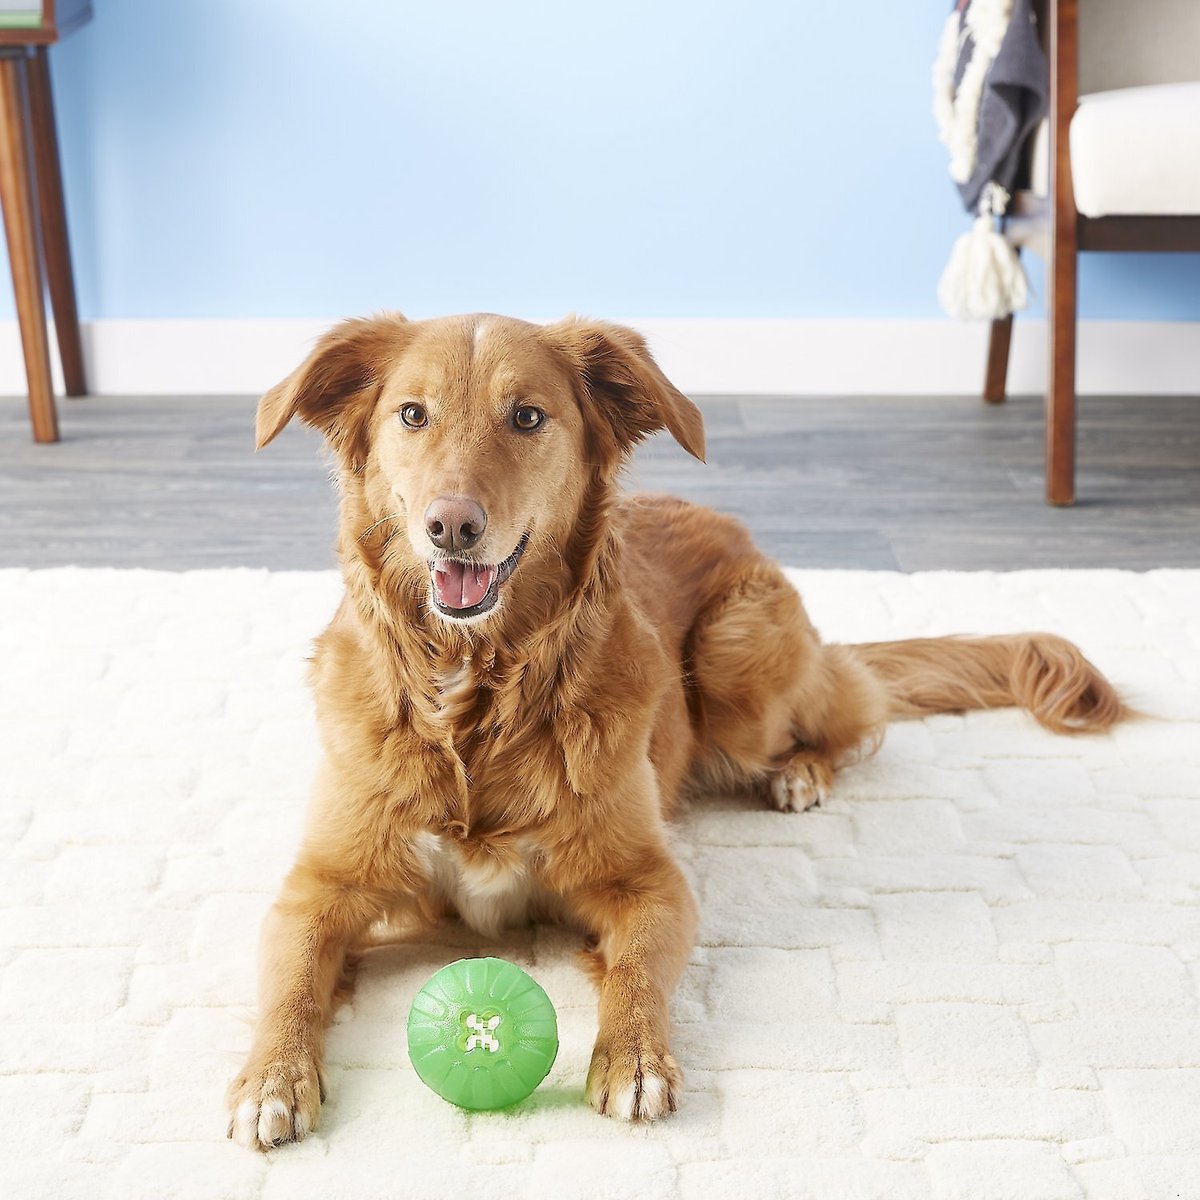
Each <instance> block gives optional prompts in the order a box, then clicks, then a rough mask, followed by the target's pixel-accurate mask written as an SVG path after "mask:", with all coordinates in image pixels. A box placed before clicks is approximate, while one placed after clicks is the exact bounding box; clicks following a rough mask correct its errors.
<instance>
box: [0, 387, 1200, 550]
mask: <svg viewBox="0 0 1200 1200" xmlns="http://www.w3.org/2000/svg"><path fill="white" fill-rule="evenodd" d="M700 404H701V407H702V408H703V409H704V413H705V417H706V419H707V422H708V429H709V463H708V464H707V465H706V466H702V465H701V464H699V463H696V462H693V461H692V460H691V459H689V458H687V456H686V455H684V454H683V452H682V451H681V450H679V449H678V448H677V447H676V446H675V445H674V444H673V443H671V442H670V441H669V440H667V439H666V438H665V437H663V436H660V437H658V438H655V439H652V440H651V441H650V442H649V443H647V444H646V445H644V446H643V447H641V448H640V449H639V451H638V453H637V455H636V457H635V460H634V465H633V468H632V469H631V471H630V486H631V487H637V488H643V489H649V490H655V491H666V492H673V493H675V494H677V495H680V496H684V497H687V498H688V499H691V500H695V501H698V502H700V503H703V504H708V505H711V506H712V507H714V508H717V509H721V510H723V511H725V512H728V513H732V514H734V515H736V516H738V517H740V518H741V519H742V520H743V521H745V522H746V523H747V524H748V525H749V526H750V527H751V529H752V530H753V532H754V534H755V536H756V539H757V541H758V543H759V544H760V545H761V546H762V547H763V548H764V549H765V550H766V551H767V552H768V553H770V554H772V555H774V556H775V557H776V558H777V559H779V560H780V561H782V562H784V563H787V564H790V565H794V566H803V567H865V568H882V569H892V570H897V569H898V570H902V571H919V570H933V569H946V570H954V569H963V570H971V569H994V570H1008V569H1017V568H1022V567H1125V568H1132V569H1147V568H1152V567H1160V566H1170V567H1196V566H1200V399H1191V398H1177V399H1174V398H1156V399H1120V398H1108V397H1105V398H1097V399H1086V400H1084V401H1083V402H1082V403H1081V419H1080V439H1079V440H1080V463H1081V467H1080V476H1079V494H1080V502H1079V504H1078V505H1077V506H1076V507H1074V508H1071V509H1050V508H1047V507H1046V506H1045V505H1044V504H1043V503H1042V498H1041V497H1042V473H1041V472H1042V466H1041V453H1042V450H1041V448H1042V425H1041V403H1040V401H1039V400H1035V399H1032V398H1020V399H1015V400H1011V401H1009V402H1008V404H1006V405H1004V406H997V407H992V406H988V405H984V404H982V403H980V402H979V401H978V400H975V399H972V398H966V397H963V398H941V397H939V398H934V399H910V398H863V399H844V398H835V399H796V398H786V397H779V398H753V399H748V398H738V397H707V398H703V399H702V400H701V401H700ZM254 405H255V401H254V400H253V399H250V398H244V399H242V398H228V397H223V398H196V397H190V398H179V397H170V398H156V399H152V398H136V399H120V398H89V399H85V400H74V401H63V402H61V404H60V408H61V415H62V428H63V441H62V442H61V443H59V444H58V445H53V446H35V445H33V444H32V443H31V442H30V440H29V432H28V424H27V420H26V416H25V412H24V405H23V402H22V401H19V400H14V399H6V400H0V566H29V567H48V566H62V565H68V564H78V565H82V566H119V567H159V568H166V569H170V570H181V569H185V568H190V567H216V566H252V567H270V568H275V569H285V568H291V569H313V568H323V567H328V566H331V565H332V564H333V556H332V551H331V549H330V547H331V543H332V538H333V523H334V511H335V509H334V501H333V496H332V494H331V490H330V486H329V482H328V470H327V466H326V465H325V463H324V462H323V459H322V456H321V452H320V443H319V440H318V439H317V438H316V436H315V435H314V434H312V433H311V432H310V431H308V430H304V429H299V428H297V429H289V430H286V431H285V433H284V434H283V435H282V436H281V437H280V438H279V440H278V441H277V442H275V443H274V444H273V445H272V446H270V447H269V448H268V449H267V450H265V451H263V452H262V453H261V454H257V455H256V454H254V453H253V444H252V443H253V432H252V431H253V426H254V420H253V416H254Z"/></svg>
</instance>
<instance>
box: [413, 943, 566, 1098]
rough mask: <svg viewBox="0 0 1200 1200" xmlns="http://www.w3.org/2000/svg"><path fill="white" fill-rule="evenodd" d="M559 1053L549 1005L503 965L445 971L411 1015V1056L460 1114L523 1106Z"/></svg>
mask: <svg viewBox="0 0 1200 1200" xmlns="http://www.w3.org/2000/svg"><path fill="white" fill-rule="evenodd" d="M496 1018H499V1020H496ZM557 1053H558V1021H557V1019H556V1018H555V1014H554V1006H553V1005H552V1004H551V1003H550V998H549V997H548V996H547V995H546V993H545V992H544V991H543V990H542V988H541V987H540V986H539V985H538V983H537V982H536V981H535V980H533V979H531V978H530V977H529V976H528V975H527V974H526V973H525V972H524V971H522V970H521V968H520V967H518V966H514V965H513V964H512V963H510V962H505V961H504V959H502V958H464V959H460V960H459V961H458V962H455V963H451V964H450V965H449V966H447V967H443V968H442V969H441V970H440V971H438V972H437V973H436V974H435V975H434V976H433V977H432V978H431V979H430V980H429V982H428V983H427V984H426V985H425V986H424V987H423V988H422V989H421V990H420V991H419V992H418V993H417V996H416V999H415V1000H414V1001H413V1005H412V1009H411V1010H410V1011H409V1014H408V1054H409V1057H410V1058H411V1059H412V1064H413V1066H414V1067H415V1068H416V1071H417V1074H418V1075H419V1076H420V1077H421V1079H423V1080H424V1081H425V1083H427V1084H428V1085H429V1086H430V1087H431V1088H432V1089H433V1090H434V1091H435V1092H437V1094H438V1095H439V1096H441V1097H442V1098H443V1099H445V1100H449V1101H450V1103H451V1104H457V1105H458V1106H459V1107H460V1108H469V1109H496V1108H507V1107H508V1106H509V1105H510V1104H516V1103H517V1101H519V1100H524V1099H525V1097H526V1096H528V1095H529V1094H530V1093H531V1092H532V1091H533V1090H534V1089H535V1088H536V1087H537V1086H538V1084H539V1083H541V1082H542V1080H543V1079H545V1078H546V1075H547V1073H548V1072H549V1070H550V1068H551V1066H553V1064H554V1057H555V1055H556V1054H557Z"/></svg>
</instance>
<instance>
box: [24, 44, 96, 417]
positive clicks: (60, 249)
mask: <svg viewBox="0 0 1200 1200" xmlns="http://www.w3.org/2000/svg"><path fill="white" fill-rule="evenodd" d="M28 70H29V76H28V82H29V116H30V123H31V125H32V127H33V169H34V175H35V177H36V179H37V187H36V189H35V190H36V192H37V199H38V216H39V218H40V223H41V229H42V253H43V257H44V259H45V264H46V283H47V285H48V287H49V289H50V306H51V307H52V308H53V310H54V330H55V333H56V334H57V336H58V353H59V357H60V358H61V360H62V369H63V382H64V383H65V384H66V388H67V395H68V396H85V395H87V380H86V378H85V376H84V371H83V346H82V344H81V342H80V338H79V310H78V309H77V308H76V306H75V279H74V276H73V275H72V273H71V243H70V240H69V238H68V237H67V210H66V206H65V204H64V203H63V185H62V169H61V168H60V166H59V157H58V131H57V129H56V128H55V122H54V95H53V93H52V92H51V90H50V59H49V56H48V55H47V53H46V47H45V46H38V47H37V48H36V49H35V50H34V52H33V57H32V58H31V59H29V68H28Z"/></svg>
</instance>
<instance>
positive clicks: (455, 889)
mask: <svg viewBox="0 0 1200 1200" xmlns="http://www.w3.org/2000/svg"><path fill="white" fill-rule="evenodd" d="M416 845H417V852H418V854H419V855H420V857H421V860H422V864H423V866H424V867H425V870H426V872H427V876H428V879H429V889H430V891H431V893H432V894H433V897H434V899H436V900H437V901H440V902H441V904H442V905H443V906H445V907H447V908H450V909H452V910H453V911H454V912H456V913H457V914H458V915H459V916H460V917H461V918H462V920H463V922H464V924H466V925H469V926H470V927H471V928H472V929H474V930H475V931H476V932H478V933H482V934H485V935H486V936H488V937H494V936H495V935H496V934H497V933H499V931H500V930H501V929H505V928H508V927H509V926H512V925H521V924H523V923H524V922H526V921H528V920H530V919H532V918H533V917H534V916H541V915H546V914H545V912H544V908H545V903H546V900H547V897H546V893H545V892H544V890H543V889H542V888H541V887H539V885H538V883H537V880H536V878H535V876H534V871H533V865H534V859H535V857H536V854H537V850H536V848H535V846H534V845H533V843H532V842H531V841H530V840H529V839H526V838H517V839H513V840H512V841H511V843H510V844H508V845H506V846H504V847H502V848H499V849H495V848H487V849H485V850H484V851H483V852H474V853H472V851H471V847H469V846H461V845H460V844H458V843H456V842H455V840H454V839H453V838H451V837H448V836H447V835H445V834H439V833H434V832H432V831H426V832H424V833H421V834H418V836H417V839H416Z"/></svg>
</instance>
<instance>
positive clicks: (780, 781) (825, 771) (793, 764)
mask: <svg viewBox="0 0 1200 1200" xmlns="http://www.w3.org/2000/svg"><path fill="white" fill-rule="evenodd" d="M832 787H833V768H832V767H831V766H829V764H828V763H826V762H822V761H821V760H819V759H803V758H793V759H792V760H791V761H790V762H788V764H787V765H786V766H784V767H781V768H780V769H779V770H778V771H775V772H773V773H772V774H771V776H770V777H769V779H768V788H767V790H768V792H769V794H770V797H771V803H772V804H774V806H775V807H776V808H777V809H779V811H780V812H805V811H806V810H807V809H810V808H812V807H814V806H815V805H817V804H820V803H821V801H822V800H826V799H828V798H829V791H830V789H831V788H832Z"/></svg>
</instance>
